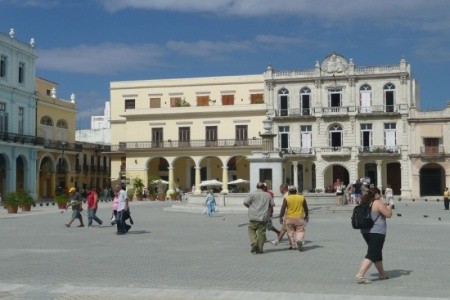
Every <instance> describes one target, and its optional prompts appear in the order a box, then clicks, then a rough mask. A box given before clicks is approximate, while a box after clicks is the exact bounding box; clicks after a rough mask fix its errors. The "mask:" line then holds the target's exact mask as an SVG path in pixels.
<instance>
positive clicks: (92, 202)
mask: <svg viewBox="0 0 450 300" xmlns="http://www.w3.org/2000/svg"><path fill="white" fill-rule="evenodd" d="M87 204H88V228H90V227H92V220H94V221H95V222H97V223H98V225H99V226H101V225H102V224H103V221H102V220H100V219H99V218H98V217H97V216H96V215H95V214H96V213H97V204H98V195H97V192H96V191H95V188H91V191H90V193H89V195H88V199H87Z"/></svg>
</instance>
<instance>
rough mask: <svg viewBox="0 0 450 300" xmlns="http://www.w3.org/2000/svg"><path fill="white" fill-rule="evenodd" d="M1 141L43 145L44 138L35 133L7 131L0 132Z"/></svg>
mask: <svg viewBox="0 0 450 300" xmlns="http://www.w3.org/2000/svg"><path fill="white" fill-rule="evenodd" d="M0 141H5V142H12V143H18V144H32V145H43V144H44V140H43V139H42V138H40V137H35V136H34V135H24V134H18V133H10V132H6V131H1V132H0Z"/></svg>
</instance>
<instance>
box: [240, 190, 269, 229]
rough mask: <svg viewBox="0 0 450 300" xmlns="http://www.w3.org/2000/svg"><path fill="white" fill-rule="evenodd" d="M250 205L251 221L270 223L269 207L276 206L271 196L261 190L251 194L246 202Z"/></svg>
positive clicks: (249, 216)
mask: <svg viewBox="0 0 450 300" xmlns="http://www.w3.org/2000/svg"><path fill="white" fill-rule="evenodd" d="M244 204H246V205H248V218H249V220H250V221H266V222H267V221H269V218H270V216H269V206H275V202H274V201H273V199H272V198H271V197H270V195H269V194H268V193H266V192H264V191H263V190H261V189H258V190H256V191H254V192H252V193H250V194H249V195H248V196H247V198H246V199H245V200H244Z"/></svg>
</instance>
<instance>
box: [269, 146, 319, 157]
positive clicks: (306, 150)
mask: <svg viewBox="0 0 450 300" xmlns="http://www.w3.org/2000/svg"><path fill="white" fill-rule="evenodd" d="M275 150H276V151H280V152H282V153H284V154H293V155H300V156H301V155H307V156H310V155H315V151H314V148H312V147H289V148H275Z"/></svg>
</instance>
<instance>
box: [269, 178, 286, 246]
mask: <svg viewBox="0 0 450 300" xmlns="http://www.w3.org/2000/svg"><path fill="white" fill-rule="evenodd" d="M280 193H281V195H282V197H283V199H282V202H283V201H284V199H286V197H287V196H288V195H289V192H288V185H287V184H284V183H283V184H281V185H280ZM285 215H286V214H284V215H282V214H281V212H280V219H282V220H283V221H284V217H285ZM286 233H287V228H286V223H285V222H282V224H281V229H280V233H279V234H278V237H277V239H275V240H273V241H270V242H271V243H272V244H274V245H278V244H279V243H280V242H281V240H282V239H283V237H284V235H285V234H286ZM288 239H289V235H288ZM289 241H290V240H289ZM289 244H290V242H289Z"/></svg>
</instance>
